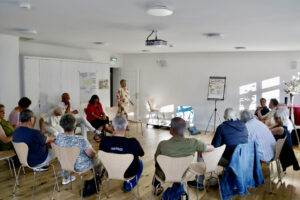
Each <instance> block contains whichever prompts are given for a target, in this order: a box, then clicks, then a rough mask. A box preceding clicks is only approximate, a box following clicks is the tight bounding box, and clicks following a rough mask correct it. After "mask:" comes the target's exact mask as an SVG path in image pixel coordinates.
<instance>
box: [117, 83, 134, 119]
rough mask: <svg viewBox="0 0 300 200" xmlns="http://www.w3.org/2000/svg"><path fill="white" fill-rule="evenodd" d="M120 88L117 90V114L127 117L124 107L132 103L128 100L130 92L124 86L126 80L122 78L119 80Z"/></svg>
mask: <svg viewBox="0 0 300 200" xmlns="http://www.w3.org/2000/svg"><path fill="white" fill-rule="evenodd" d="M120 85H121V88H120V89H119V90H118V92H117V101H118V115H125V116H126V118H128V114H127V112H126V108H127V107H128V106H129V103H130V104H131V105H134V103H133V102H132V101H131V100H130V93H129V90H128V88H127V87H126V80H124V79H122V80H121V81H120Z"/></svg>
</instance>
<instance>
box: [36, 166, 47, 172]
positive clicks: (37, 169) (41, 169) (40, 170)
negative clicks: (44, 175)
mask: <svg viewBox="0 0 300 200" xmlns="http://www.w3.org/2000/svg"><path fill="white" fill-rule="evenodd" d="M48 169H49V166H44V167H40V168H35V169H34V171H35V172H44V171H48Z"/></svg>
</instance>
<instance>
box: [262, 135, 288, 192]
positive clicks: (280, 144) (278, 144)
mask: <svg viewBox="0 0 300 200" xmlns="http://www.w3.org/2000/svg"><path fill="white" fill-rule="evenodd" d="M285 140H286V137H285V138H283V139H279V140H277V142H276V145H275V150H274V151H275V152H274V155H275V156H274V158H273V159H272V160H270V161H269V162H266V161H262V163H266V164H267V165H268V171H269V181H270V194H271V193H272V182H271V169H270V165H271V163H272V162H273V161H275V162H276V167H277V173H278V179H279V181H280V182H282V180H281V175H280V165H279V156H280V153H281V150H282V147H283V145H284V142H285Z"/></svg>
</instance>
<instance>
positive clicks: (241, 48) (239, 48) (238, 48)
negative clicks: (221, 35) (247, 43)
mask: <svg viewBox="0 0 300 200" xmlns="http://www.w3.org/2000/svg"><path fill="white" fill-rule="evenodd" d="M234 48H235V49H237V50H243V49H246V47H242V46H240V47H234Z"/></svg>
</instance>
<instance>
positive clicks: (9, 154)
mask: <svg viewBox="0 0 300 200" xmlns="http://www.w3.org/2000/svg"><path fill="white" fill-rule="evenodd" d="M15 155H16V154H15V152H14V151H13V150H7V151H0V161H1V160H7V162H8V166H9V171H10V174H11V176H12V177H13V176H15V178H16V182H18V180H17V174H16V168H15V164H14V160H13V159H12V158H13V157H14V156H15ZM11 166H12V168H11ZM12 169H13V171H14V174H13V172H12Z"/></svg>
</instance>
